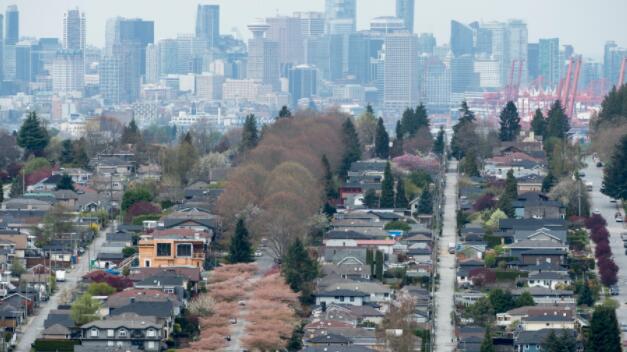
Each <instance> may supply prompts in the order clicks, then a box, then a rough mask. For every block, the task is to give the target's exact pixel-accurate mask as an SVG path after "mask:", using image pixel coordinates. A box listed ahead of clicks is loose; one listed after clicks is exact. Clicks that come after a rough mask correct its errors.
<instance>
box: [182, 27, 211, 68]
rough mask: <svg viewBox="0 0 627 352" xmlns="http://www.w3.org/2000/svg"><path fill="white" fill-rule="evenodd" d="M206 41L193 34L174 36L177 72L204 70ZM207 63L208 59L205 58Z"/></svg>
mask: <svg viewBox="0 0 627 352" xmlns="http://www.w3.org/2000/svg"><path fill="white" fill-rule="evenodd" d="M206 49H207V43H206V41H205V40H204V39H201V38H197V37H196V36H195V35H193V34H179V35H177V36H176V53H177V54H176V62H177V70H176V72H177V73H179V74H187V73H201V72H202V71H204V62H205V54H206ZM206 61H207V65H208V63H209V61H210V60H209V59H207V60H206Z"/></svg>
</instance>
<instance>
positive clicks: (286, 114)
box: [277, 105, 292, 119]
mask: <svg viewBox="0 0 627 352" xmlns="http://www.w3.org/2000/svg"><path fill="white" fill-rule="evenodd" d="M290 117H292V112H291V111H290V109H288V108H287V106H285V105H283V107H282V108H281V110H280V111H279V116H278V117H277V119H285V118H290Z"/></svg>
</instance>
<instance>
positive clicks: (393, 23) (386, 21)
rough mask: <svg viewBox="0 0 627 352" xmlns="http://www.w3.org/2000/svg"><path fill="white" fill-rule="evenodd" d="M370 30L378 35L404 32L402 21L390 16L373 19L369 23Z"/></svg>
mask: <svg viewBox="0 0 627 352" xmlns="http://www.w3.org/2000/svg"><path fill="white" fill-rule="evenodd" d="M370 30H371V31H373V32H379V33H393V32H402V31H406V29H405V23H404V22H403V20H402V19H400V18H397V17H392V16H382V17H375V18H373V19H372V20H371V21H370Z"/></svg>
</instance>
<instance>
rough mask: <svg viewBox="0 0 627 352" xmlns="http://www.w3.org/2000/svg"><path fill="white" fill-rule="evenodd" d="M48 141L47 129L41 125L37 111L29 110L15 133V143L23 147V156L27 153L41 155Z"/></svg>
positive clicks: (27, 154)
mask: <svg viewBox="0 0 627 352" xmlns="http://www.w3.org/2000/svg"><path fill="white" fill-rule="evenodd" d="M49 142H50V137H49V136H48V131H46V128H45V127H43V126H42V125H41V122H40V120H39V118H38V117H37V113H36V112H34V111H31V112H29V113H28V117H27V118H26V120H24V123H22V126H21V127H20V130H19V132H18V133H17V144H18V145H19V146H20V147H22V148H24V151H25V157H27V156H29V155H34V156H43V154H44V149H46V146H48V143H49Z"/></svg>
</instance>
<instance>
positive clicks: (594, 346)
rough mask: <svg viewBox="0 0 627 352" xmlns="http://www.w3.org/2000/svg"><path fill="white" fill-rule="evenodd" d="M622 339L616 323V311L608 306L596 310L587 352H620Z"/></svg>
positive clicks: (601, 306)
mask: <svg viewBox="0 0 627 352" xmlns="http://www.w3.org/2000/svg"><path fill="white" fill-rule="evenodd" d="M621 350H622V349H621V339H620V331H619V330H618V322H617V321H616V311H615V310H614V308H612V307H609V306H607V305H600V306H597V307H596V308H595V309H594V313H593V314H592V320H591V321H590V333H589V335H588V342H587V344H586V349H585V351H586V352H620V351H621Z"/></svg>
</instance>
